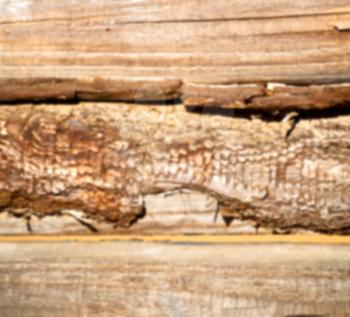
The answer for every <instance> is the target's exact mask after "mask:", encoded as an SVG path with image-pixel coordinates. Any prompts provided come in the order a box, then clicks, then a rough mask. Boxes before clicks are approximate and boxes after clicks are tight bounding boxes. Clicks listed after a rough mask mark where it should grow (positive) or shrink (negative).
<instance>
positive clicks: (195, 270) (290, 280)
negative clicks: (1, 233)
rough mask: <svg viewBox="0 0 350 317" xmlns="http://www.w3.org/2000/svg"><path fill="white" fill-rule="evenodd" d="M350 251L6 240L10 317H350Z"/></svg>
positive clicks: (0, 283) (4, 291) (1, 255)
mask: <svg viewBox="0 0 350 317" xmlns="http://www.w3.org/2000/svg"><path fill="white" fill-rule="evenodd" d="M349 254H350V252H349V247H348V246H334V245H332V246H327V245H324V246H317V245H314V246H310V245H290V244H284V245H260V246H259V245H249V244H245V245H239V244H233V245H221V246H220V245H205V244H197V245H176V244H154V243H137V242H134V243H132V242H128V243H123V242H103V243H90V244H88V245H87V244H86V243H79V242H75V243H53V242H50V243H44V242H40V243H20V244H18V243H1V244H0V292H1V295H2V296H1V297H0V314H1V316H2V317H10V316H11V317H17V316H37V317H44V316H50V317H55V316H62V315H64V316H67V317H73V316H76V317H78V316H162V317H163V316H182V317H185V316H204V317H205V316H213V317H215V316H220V317H222V316H230V317H236V316H237V317H238V316H239V317H250V316H260V317H287V316H288V317H291V316H293V317H295V316H308V317H311V316H317V317H319V316H332V317H346V316H348V315H349V314H350V306H349V301H348V299H349V295H350V283H349V265H350V258H349Z"/></svg>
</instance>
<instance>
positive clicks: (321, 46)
mask: <svg viewBox="0 0 350 317" xmlns="http://www.w3.org/2000/svg"><path fill="white" fill-rule="evenodd" d="M349 20H350V5H349V0H337V1H331V0H310V1H301V0H298V1H291V0H282V1H277V0H271V1H261V0H252V1H249V2H246V1H243V0H239V1H227V0H219V1H209V0H205V1H202V0H189V1H188V0H186V1H181V0H177V1H160V0H140V1H112V0H102V1H97V0H94V1H89V2H88V3H84V4H82V3H81V2H80V1H76V0H73V1H68V0H63V1H59V2H57V1H53V0H49V1H44V0H41V1H33V0H23V1H17V0H10V1H2V2H1V3H0V100H2V101H10V100H38V99H52V98H53V99H95V100H101V99H102V100H119V101H135V100H136V101H141V100H143V101H144V100H169V99H176V98H181V99H182V102H183V103H186V104H191V105H200V104H204V105H218V106H224V107H235V108H262V107H263V108H269V107H271V108H281V109H286V108H287V109H289V108H301V109H305V108H306V109H307V108H313V107H314V108H318V107H320V108H326V107H332V106H334V105H337V104H340V105H344V104H345V103H346V102H349V100H350V97H349V95H350V93H349V86H343V85H339V84H343V83H347V82H349V81H350V62H349V61H350V32H348V31H349V28H348V25H349V22H348V21H349ZM274 82H279V83H283V84H288V85H292V86H290V87H289V86H287V87H284V88H278V89H272V90H271V89H269V87H268V85H267V83H274ZM237 84H240V85H238V86H237ZM260 84H261V85H260ZM207 85H208V86H207ZM293 85H297V86H293ZM299 85H316V86H312V87H311V88H310V89H309V87H308V86H306V87H303V86H302V87H300V86H299ZM328 85H330V86H328ZM226 86H227V87H226Z"/></svg>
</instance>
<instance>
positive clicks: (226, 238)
mask: <svg viewBox="0 0 350 317" xmlns="http://www.w3.org/2000/svg"><path fill="white" fill-rule="evenodd" d="M73 241H74V242H102V241H121V242H122V241H139V242H166V243H199V244H231V243H232V244H235V243H238V244H241V243H254V244H255V243H257V244H260V243H291V244H342V245H350V236H339V235H322V234H320V235H316V234H315V235H307V234H306V235H304V234H296V235H16V236H0V243H6V242H73Z"/></svg>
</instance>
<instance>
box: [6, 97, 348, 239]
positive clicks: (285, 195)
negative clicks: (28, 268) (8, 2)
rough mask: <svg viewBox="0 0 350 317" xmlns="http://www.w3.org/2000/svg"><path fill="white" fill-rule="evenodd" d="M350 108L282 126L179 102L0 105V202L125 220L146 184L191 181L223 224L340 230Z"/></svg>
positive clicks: (139, 207) (141, 203)
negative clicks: (201, 110)
mask: <svg viewBox="0 0 350 317" xmlns="http://www.w3.org/2000/svg"><path fill="white" fill-rule="evenodd" d="M349 120H350V117H349V116H337V117H335V118H328V119H316V118H315V119H314V120H306V119H302V120H300V122H299V123H298V124H297V125H296V126H295V127H294V129H292V130H291V125H290V124H289V122H288V121H263V120H261V119H257V118H255V119H253V120H249V119H248V118H239V117H234V114H233V117H232V116H231V115H229V114H226V116H225V115H219V114H217V115H215V114H205V113H204V114H203V113H190V112H188V111H186V110H185V108H184V107H183V106H181V105H179V106H173V107H170V106H168V107H159V106H151V105H147V106H142V105H141V106H136V105H125V104H124V105H123V104H107V103H85V104H80V105H75V106H74V107H72V106H70V105H69V106H67V105H66V106H64V105H61V106H58V105H43V106H30V105H29V106H22V105H21V106H13V105H10V106H1V107H0V127H1V130H0V133H1V139H0V156H1V161H0V172H1V180H0V195H1V196H0V198H1V199H0V201H1V207H2V210H3V211H8V212H10V213H12V214H13V215H17V216H24V217H26V216H28V215H30V214H31V213H34V214H38V215H39V217H40V216H43V215H57V214H60V213H62V211H64V212H66V211H80V212H84V213H85V214H86V215H87V217H92V218H94V219H95V220H97V221H110V222H112V223H113V224H115V225H117V226H121V227H128V226H130V225H131V224H133V223H134V222H135V221H136V220H137V219H140V218H142V217H143V216H144V215H145V214H146V217H147V209H146V208H147V204H145V196H146V195H149V194H156V193H161V192H168V191H171V190H179V189H185V190H188V189H190V190H196V191H199V192H201V193H203V194H205V195H208V196H210V197H212V199H215V200H217V201H218V203H219V209H220V210H219V212H220V214H221V215H222V216H224V217H225V218H226V221H227V224H230V223H231V222H232V221H234V220H235V219H248V220H251V221H252V223H253V224H254V226H256V227H259V226H261V227H269V228H272V229H273V230H274V229H275V230H287V231H288V230H293V229H295V228H301V229H307V230H315V231H322V232H339V233H346V232H348V230H349V221H350V220H349V219H350V218H349V216H348V215H349V206H350V203H349V202H350V201H349V199H350V195H349V191H350V166H349V163H350V162H349V156H350V152H349V151H350V147H349V142H350V140H349V137H350V133H349V131H350V130H349V129H350V121H349ZM145 207H146V208H145ZM193 209H195V208H193ZM213 209H215V206H214V207H213ZM158 211H159V209H158ZM163 211H164V212H166V211H167V210H163ZM189 211H200V210H189ZM208 212H209V213H210V211H208V210H206V211H205V213H206V214H208ZM174 214H175V217H178V219H179V218H184V219H186V211H184V210H182V211H180V212H178V213H176V212H175V213H174ZM214 215H215V212H212V219H214ZM167 217H168V218H169V219H168V225H169V226H170V227H171V226H173V225H174V219H172V217H171V215H168V216H166V217H165V219H166V218H167ZM197 217H198V218H199V215H198V216H197ZM160 218H161V217H160ZM160 218H159V220H156V221H155V222H154V223H155V224H156V223H157V221H158V224H159V225H160V227H163V228H166V226H165V227H164V221H162V220H161V219H160ZM163 219H164V217H163ZM165 223H166V222H165ZM175 223H176V221H175ZM178 224H179V223H178ZM199 224H200V221H199ZM155 227H157V225H156V226H155ZM204 228H205V225H204ZM188 229H189V230H191V228H190V227H189V228H188ZM192 229H193V226H192Z"/></svg>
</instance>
